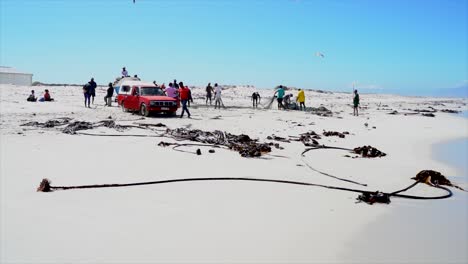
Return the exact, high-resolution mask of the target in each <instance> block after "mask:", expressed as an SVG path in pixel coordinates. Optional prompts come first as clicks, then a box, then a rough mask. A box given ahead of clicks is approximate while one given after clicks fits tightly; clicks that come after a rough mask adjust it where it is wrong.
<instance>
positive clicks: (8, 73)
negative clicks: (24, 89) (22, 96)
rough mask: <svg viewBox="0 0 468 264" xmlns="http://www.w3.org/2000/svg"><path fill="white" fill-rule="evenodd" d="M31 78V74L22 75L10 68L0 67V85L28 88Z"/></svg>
mask: <svg viewBox="0 0 468 264" xmlns="http://www.w3.org/2000/svg"><path fill="white" fill-rule="evenodd" d="M32 76H33V75H32V73H24V72H20V71H18V70H16V69H14V68H11V67H5V66H0V84H14V85H25V86H30V85H31V84H32Z"/></svg>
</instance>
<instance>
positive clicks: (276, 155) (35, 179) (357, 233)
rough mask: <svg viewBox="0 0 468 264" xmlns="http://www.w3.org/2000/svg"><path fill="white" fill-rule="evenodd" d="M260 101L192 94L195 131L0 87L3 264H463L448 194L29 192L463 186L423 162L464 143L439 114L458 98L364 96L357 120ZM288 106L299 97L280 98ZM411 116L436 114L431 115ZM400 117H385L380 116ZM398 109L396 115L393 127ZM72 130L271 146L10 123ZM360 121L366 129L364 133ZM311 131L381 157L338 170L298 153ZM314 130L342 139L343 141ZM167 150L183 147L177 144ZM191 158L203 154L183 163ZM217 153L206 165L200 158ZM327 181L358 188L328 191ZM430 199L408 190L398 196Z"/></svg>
mask: <svg viewBox="0 0 468 264" xmlns="http://www.w3.org/2000/svg"><path fill="white" fill-rule="evenodd" d="M31 89H34V90H36V92H38V93H39V92H42V91H43V90H44V89H49V90H50V91H51V94H52V97H54V98H55V101H54V102H44V103H40V102H37V103H30V102H26V97H27V95H28V94H29V91H30V90H31ZM253 91H258V92H259V93H260V95H261V97H262V100H261V105H262V106H263V105H266V104H267V103H268V102H269V100H270V98H271V96H272V95H273V92H274V91H273V90H272V89H255V88H253V87H243V86H238V87H235V88H229V89H224V90H223V101H224V104H225V106H226V108H225V109H213V107H212V106H209V105H208V106H207V105H206V104H205V100H204V89H203V88H201V87H192V94H193V98H194V103H193V104H192V106H191V107H190V111H191V112H192V119H188V118H182V119H181V118H178V117H164V116H152V117H146V118H144V117H141V116H140V115H138V114H132V113H125V112H123V111H122V110H121V109H120V108H119V107H117V105H116V103H114V105H113V106H112V107H104V101H103V99H102V98H103V97H104V94H105V88H103V87H99V88H98V90H97V97H96V101H95V104H94V105H93V107H92V108H91V109H88V108H85V107H84V105H83V95H82V90H81V87H78V86H67V87H45V86H34V87H29V86H12V85H0V115H1V118H0V122H1V123H0V133H1V134H0V145H1V152H0V165H1V166H0V167H1V171H0V173H1V182H0V188H1V189H0V191H1V199H0V200H1V218H0V219H1V230H0V231H1V232H0V233H1V235H0V239H1V240H0V244H1V248H0V256H1V258H0V260H1V262H2V263H33V262H34V263H38V262H41V263H65V262H66V263H158V262H159V263H175V262H178V263H180V262H204V263H221V262H223V263H227V262H230V263H232V262H249V263H252V262H256V263H258V262H264V263H376V262H382V263H408V262H425V263H466V262H468V255H467V251H466V248H468V227H467V224H466V223H467V221H468V212H467V210H468V209H467V207H466V204H467V201H468V200H467V197H468V194H467V193H466V192H463V191H460V190H458V189H453V188H452V191H453V194H454V195H453V196H452V197H450V198H448V199H442V200H411V199H403V198H398V197H394V198H391V203H390V204H388V205H387V204H374V205H368V204H366V203H356V197H357V196H358V194H357V193H352V192H345V191H338V190H331V189H325V188H319V187H313V186H293V185H287V184H275V183H268V182H240V181H219V182H218V181H216V182H215V181H206V182H181V183H168V184H160V185H145V186H133V187H122V188H103V189H83V190H67V191H65V190H64V191H55V192H50V193H43V192H36V188H37V187H38V185H39V183H40V181H41V180H42V179H43V178H48V179H50V180H51V182H52V185H54V186H70V185H89V184H111V183H130V182H144V181H157V180H170V179H178V178H195V177H250V178H262V179H274V180H288V181H300V182H308V183H314V184H323V185H332V186H338V187H345V188H356V189H364V190H369V191H376V190H379V191H384V192H391V191H395V190H399V189H402V188H404V187H406V186H408V185H410V184H411V183H413V182H414V181H413V180H411V178H412V177H414V176H415V175H416V174H417V173H418V172H419V171H421V170H436V171H439V172H441V173H442V174H443V175H446V176H448V178H449V179H450V180H451V181H452V182H454V183H457V184H459V186H460V187H462V188H465V189H466V188H468V184H467V182H466V181H465V180H463V179H461V178H457V177H456V176H455V175H457V170H456V168H454V167H453V166H450V165H449V164H446V163H443V162H442V161H439V160H435V159H434V156H433V146H434V145H435V144H437V143H440V142H445V141H448V140H453V139H461V138H466V137H468V121H467V119H464V118H463V117H461V116H459V115H457V114H453V113H445V112H441V110H443V109H449V110H457V111H466V110H467V109H468V105H467V103H468V100H467V99H456V98H432V97H403V96H398V95H378V94H361V108H360V115H359V116H358V117H356V116H353V115H352V106H351V103H352V95H351V93H339V92H329V93H323V92H317V91H310V90H306V98H307V101H306V105H307V106H311V107H320V106H322V107H325V108H327V109H329V110H331V112H332V115H331V116H319V115H316V114H314V113H313V112H301V111H294V110H289V111H283V110H277V109H276V104H275V103H274V104H273V107H272V109H264V108H263V107H262V106H259V108H258V109H252V107H251V101H250V95H251V94H252V92H253ZM291 93H293V94H294V96H295V95H296V94H297V91H296V90H294V91H291ZM415 110H426V111H433V110H437V111H436V112H434V115H435V116H434V117H428V116H423V115H422V113H426V112H420V113H418V112H415ZM393 111H397V112H398V114H396V115H392V114H389V113H391V112H393ZM405 113H406V114H407V115H405ZM59 118H69V119H70V120H71V121H87V122H99V121H101V120H113V121H115V123H116V124H119V125H134V126H138V124H158V123H162V124H164V125H165V126H167V128H170V129H176V128H186V129H200V130H203V131H215V130H221V131H225V132H228V133H232V134H245V135H248V136H249V137H250V138H253V139H258V142H262V143H268V142H273V143H278V144H279V146H280V148H275V147H272V151H271V152H269V153H265V154H264V155H262V156H261V157H258V158H245V157H242V156H241V155H239V153H237V152H236V151H233V150H228V149H223V148H210V147H189V146H188V147H182V148H180V150H184V151H176V150H174V149H172V147H161V146H158V143H159V142H160V141H166V142H172V143H174V142H177V141H175V140H174V139H173V138H166V137H135V136H106V135H152V136H154V135H160V134H161V133H164V131H165V129H166V128H165V127H155V128H154V129H139V128H128V129H124V130H116V129H113V128H107V127H99V128H95V129H91V130H86V131H82V132H86V133H90V134H95V135H102V136H90V135H83V134H81V135H80V134H79V133H78V134H75V135H70V134H64V133H62V130H61V128H63V127H51V128H47V127H45V128H44V127H42V128H41V127H35V126H23V124H25V123H28V122H46V121H48V120H53V119H59ZM366 124H367V125H366ZM311 131H314V132H316V133H317V134H319V135H321V139H319V140H318V141H319V143H320V144H324V145H327V146H336V147H342V148H351V149H352V148H355V147H359V146H364V145H371V146H373V147H375V148H377V149H379V150H380V151H382V152H384V153H386V154H387V155H386V156H384V157H381V158H372V159H371V158H361V157H359V158H351V157H346V155H350V156H353V155H352V154H350V153H349V152H347V151H342V150H325V149H323V150H316V151H310V152H308V153H307V154H306V155H305V156H301V153H302V152H303V151H304V150H305V149H306V146H304V144H303V143H302V142H298V141H291V142H279V141H275V140H270V139H268V137H271V136H272V135H275V136H278V137H282V138H287V139H290V138H294V137H297V136H299V135H300V134H301V133H305V132H311ZM324 131H337V132H349V134H346V135H345V137H344V138H340V137H335V136H330V137H326V136H323V132H324ZM178 143H190V142H189V141H183V142H178ZM197 148H200V150H201V152H202V154H201V155H196V154H194V153H195V151H196V149H197ZM210 149H214V150H215V153H209V152H208V150H210ZM309 166H310V167H313V168H314V169H316V170H319V171H322V172H325V173H327V174H330V175H334V176H338V177H340V178H345V179H348V180H351V181H355V182H359V183H363V184H366V185H367V186H361V185H357V184H353V183H349V182H344V181H341V180H337V179H335V178H332V177H328V176H326V175H323V174H320V173H318V172H317V171H314V170H312V169H310V168H309ZM407 193H408V194H411V195H421V196H435V195H441V194H443V192H442V191H441V190H438V189H436V188H432V187H430V186H428V185H424V184H419V185H417V186H416V187H415V188H413V189H411V190H410V191H408V192H407Z"/></svg>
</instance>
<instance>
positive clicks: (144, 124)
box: [134, 123, 167, 127]
mask: <svg viewBox="0 0 468 264" xmlns="http://www.w3.org/2000/svg"><path fill="white" fill-rule="evenodd" d="M134 124H136V125H138V126H142V127H150V126H151V127H167V126H166V125H165V124H163V123H156V124H147V123H134Z"/></svg>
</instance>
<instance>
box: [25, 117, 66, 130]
mask: <svg viewBox="0 0 468 264" xmlns="http://www.w3.org/2000/svg"><path fill="white" fill-rule="evenodd" d="M70 120H71V118H68V117H60V118H56V119H51V120H48V121H46V122H44V123H41V122H37V121H31V122H27V123H24V124H22V125H20V126H35V127H44V128H52V127H56V126H63V125H66V124H68V123H69V122H70Z"/></svg>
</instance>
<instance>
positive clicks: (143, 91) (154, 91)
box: [141, 87, 166, 95]
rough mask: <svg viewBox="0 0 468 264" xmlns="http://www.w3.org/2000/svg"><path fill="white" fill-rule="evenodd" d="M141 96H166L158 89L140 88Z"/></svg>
mask: <svg viewBox="0 0 468 264" xmlns="http://www.w3.org/2000/svg"><path fill="white" fill-rule="evenodd" d="M141 95H166V94H165V93H164V91H163V89H161V88H159V87H141Z"/></svg>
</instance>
